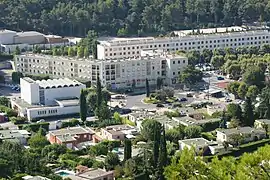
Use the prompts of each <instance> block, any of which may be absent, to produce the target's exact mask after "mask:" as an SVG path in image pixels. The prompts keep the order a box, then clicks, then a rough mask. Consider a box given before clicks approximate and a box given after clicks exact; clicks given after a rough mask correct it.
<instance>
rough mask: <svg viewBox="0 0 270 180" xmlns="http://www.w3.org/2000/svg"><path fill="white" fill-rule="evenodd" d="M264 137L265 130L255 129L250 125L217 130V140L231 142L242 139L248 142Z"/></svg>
mask: <svg viewBox="0 0 270 180" xmlns="http://www.w3.org/2000/svg"><path fill="white" fill-rule="evenodd" d="M265 137H266V132H265V130H263V129H255V128H252V127H248V126H246V127H238V128H233V129H222V130H217V141H218V142H233V141H236V140H237V141H242V142H250V141H256V140H260V139H263V138H265Z"/></svg>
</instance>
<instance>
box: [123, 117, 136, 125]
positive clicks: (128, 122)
mask: <svg viewBox="0 0 270 180" xmlns="http://www.w3.org/2000/svg"><path fill="white" fill-rule="evenodd" d="M122 123H123V124H128V125H131V126H135V123H134V122H132V121H130V120H128V119H127V118H123V119H122Z"/></svg>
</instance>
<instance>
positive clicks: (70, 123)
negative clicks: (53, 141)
mask: <svg viewBox="0 0 270 180" xmlns="http://www.w3.org/2000/svg"><path fill="white" fill-rule="evenodd" d="M77 125H80V121H79V120H78V119H71V120H70V121H67V122H66V121H65V122H63V123H62V128H65V127H74V126H77Z"/></svg>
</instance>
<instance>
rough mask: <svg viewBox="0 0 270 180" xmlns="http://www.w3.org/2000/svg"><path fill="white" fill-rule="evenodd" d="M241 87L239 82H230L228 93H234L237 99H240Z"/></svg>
mask: <svg viewBox="0 0 270 180" xmlns="http://www.w3.org/2000/svg"><path fill="white" fill-rule="evenodd" d="M240 85H241V83H240V82H238V81H234V82H230V83H229V84H228V91H229V93H232V94H233V95H234V96H235V98H239V96H238V89H239V87H240Z"/></svg>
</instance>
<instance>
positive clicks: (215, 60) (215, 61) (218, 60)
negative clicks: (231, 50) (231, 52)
mask: <svg viewBox="0 0 270 180" xmlns="http://www.w3.org/2000/svg"><path fill="white" fill-rule="evenodd" d="M224 63H225V61H224V57H223V56H221V55H218V56H212V58H211V64H212V65H213V66H214V67H215V68H216V69H218V68H220V67H221V66H222V65H223V64H224Z"/></svg>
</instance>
